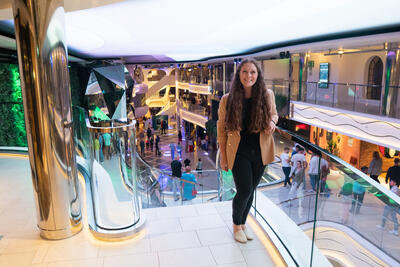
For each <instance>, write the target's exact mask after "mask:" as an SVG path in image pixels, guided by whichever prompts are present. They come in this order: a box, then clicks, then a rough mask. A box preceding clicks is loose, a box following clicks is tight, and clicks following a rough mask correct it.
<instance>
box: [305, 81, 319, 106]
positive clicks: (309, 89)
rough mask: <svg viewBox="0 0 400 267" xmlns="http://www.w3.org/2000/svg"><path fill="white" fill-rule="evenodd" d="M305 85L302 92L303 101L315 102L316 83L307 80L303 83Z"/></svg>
mask: <svg viewBox="0 0 400 267" xmlns="http://www.w3.org/2000/svg"><path fill="white" fill-rule="evenodd" d="M304 86H305V87H306V91H305V94H304V99H303V101H304V102H307V103H312V104H315V102H316V96H317V86H318V83H315V82H307V83H305V85H304Z"/></svg>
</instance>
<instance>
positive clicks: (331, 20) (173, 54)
mask: <svg viewBox="0 0 400 267" xmlns="http://www.w3.org/2000/svg"><path fill="white" fill-rule="evenodd" d="M86 2H87V3H86ZM65 3H66V10H67V11H68V10H74V11H71V12H67V13H66V30H67V39H68V44H69V49H70V51H72V52H73V53H74V54H76V55H80V56H82V57H87V58H121V57H122V58H123V59H124V60H126V61H131V60H133V61H135V60H134V59H138V58H140V59H142V60H141V61H150V62H151V61H153V60H154V59H157V60H156V61H194V60H201V59H205V58H209V57H216V56H228V55H235V54H241V53H247V52H249V51H258V50H259V49H261V48H273V47H279V45H281V46H287V45H295V44H301V43H302V42H301V41H300V40H305V39H307V40H308V42H312V41H320V40H324V38H323V37H327V36H328V37H329V36H336V38H339V37H340V38H343V37H349V36H352V33H354V32H355V31H357V32H358V33H357V34H359V32H363V34H368V32H369V31H370V32H371V34H377V33H380V30H382V29H387V28H390V31H398V32H400V16H399V15H398V10H400V1H398V0H381V1H376V0H353V1H348V0H335V1H325V0H324V1H321V0H303V1H298V0H249V1H246V2H243V1H237V0H219V1H215V0H202V1H187V0H127V1H117V0H98V1H96V0H93V1H80V0H66V1H65ZM99 5H103V6H99ZM93 6H97V7H94V8H88V7H93ZM77 9H78V10H77ZM81 9H82V10H81ZM0 16H1V10H0ZM372 29H374V30H372ZM382 32H383V31H382ZM357 34H354V36H357ZM338 36H339V37H338ZM313 38H315V39H313ZM328 39H329V38H328ZM398 40H399V41H400V38H399V39H398ZM133 61H132V62H133Z"/></svg>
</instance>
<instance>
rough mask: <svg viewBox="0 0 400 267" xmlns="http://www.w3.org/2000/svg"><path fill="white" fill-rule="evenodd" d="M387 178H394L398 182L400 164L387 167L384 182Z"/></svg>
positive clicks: (399, 178) (399, 179)
mask: <svg viewBox="0 0 400 267" xmlns="http://www.w3.org/2000/svg"><path fill="white" fill-rule="evenodd" d="M388 179H390V180H394V181H395V182H396V183H397V185H399V183H400V166H392V167H390V168H389V169H388V171H387V173H386V183H387V182H388Z"/></svg>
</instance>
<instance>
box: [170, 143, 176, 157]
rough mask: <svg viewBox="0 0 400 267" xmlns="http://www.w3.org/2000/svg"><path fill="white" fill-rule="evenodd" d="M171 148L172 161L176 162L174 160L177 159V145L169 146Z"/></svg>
mask: <svg viewBox="0 0 400 267" xmlns="http://www.w3.org/2000/svg"><path fill="white" fill-rule="evenodd" d="M169 147H170V149H171V159H172V160H174V158H175V144H174V143H171V144H169Z"/></svg>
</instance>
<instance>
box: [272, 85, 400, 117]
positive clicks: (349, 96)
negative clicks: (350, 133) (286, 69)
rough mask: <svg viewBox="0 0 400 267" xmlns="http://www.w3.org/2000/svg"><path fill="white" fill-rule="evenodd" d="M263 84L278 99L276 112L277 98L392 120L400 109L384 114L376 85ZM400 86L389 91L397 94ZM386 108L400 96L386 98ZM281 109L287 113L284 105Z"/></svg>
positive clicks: (399, 115) (399, 114) (278, 104)
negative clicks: (283, 97)
mask: <svg viewBox="0 0 400 267" xmlns="http://www.w3.org/2000/svg"><path fill="white" fill-rule="evenodd" d="M265 83H266V85H267V87H268V88H271V89H272V90H273V91H274V92H275V95H276V96H278V97H277V99H276V100H277V101H276V102H277V109H278V112H279V111H280V108H279V107H280V106H282V104H280V101H282V103H284V100H283V99H282V100H281V99H280V98H282V96H286V97H288V96H289V88H290V100H292V101H302V102H307V103H311V104H317V105H322V106H328V107H334V108H340V109H345V110H350V111H355V112H361V113H367V114H373V115H380V116H388V117H393V118H400V107H399V106H398V105H397V106H396V105H395V106H396V108H395V109H394V110H393V111H392V112H391V113H390V114H386V113H384V111H383V99H382V98H381V91H382V90H384V88H383V87H382V86H379V85H368V84H349V83H324V84H321V83H319V82H302V83H299V81H288V80H269V79H266V80H265ZM399 89H400V87H396V86H395V87H394V86H390V87H389V91H396V90H397V91H398V90H399ZM388 101H389V103H387V106H389V105H391V104H393V103H390V102H391V101H395V103H398V102H399V101H400V94H397V99H396V98H392V99H388ZM282 109H283V110H286V109H285V107H284V106H283V108H282Z"/></svg>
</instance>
